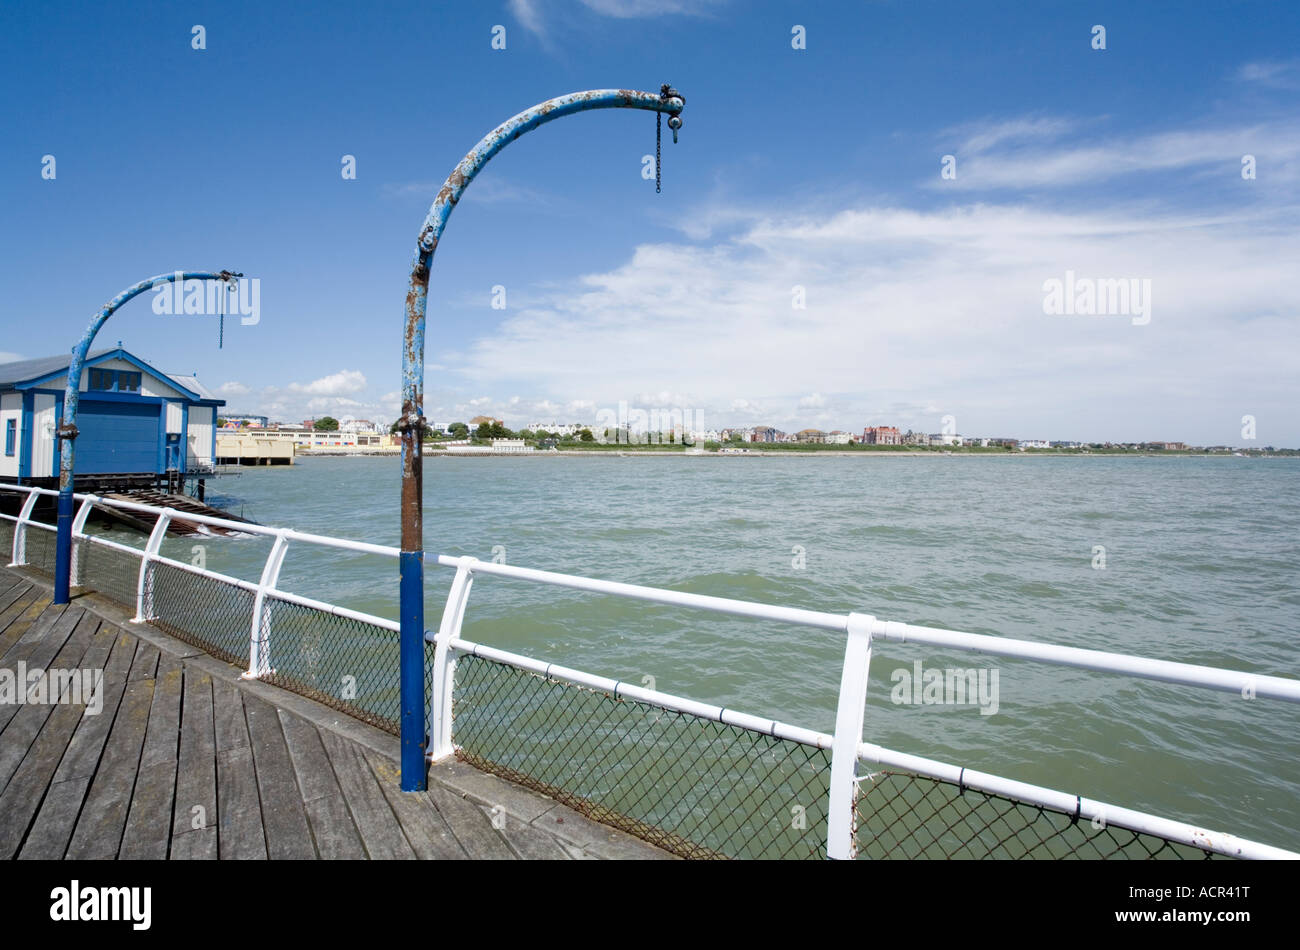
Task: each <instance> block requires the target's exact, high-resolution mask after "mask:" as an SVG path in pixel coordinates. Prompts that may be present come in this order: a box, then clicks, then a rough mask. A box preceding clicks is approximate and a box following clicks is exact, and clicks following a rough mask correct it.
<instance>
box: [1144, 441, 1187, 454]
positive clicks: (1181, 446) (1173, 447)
mask: <svg viewBox="0 0 1300 950" xmlns="http://www.w3.org/2000/svg"><path fill="white" fill-rule="evenodd" d="M1151 448H1153V449H1163V450H1164V451H1166V452H1186V451H1187V443H1186V442H1152V443H1151Z"/></svg>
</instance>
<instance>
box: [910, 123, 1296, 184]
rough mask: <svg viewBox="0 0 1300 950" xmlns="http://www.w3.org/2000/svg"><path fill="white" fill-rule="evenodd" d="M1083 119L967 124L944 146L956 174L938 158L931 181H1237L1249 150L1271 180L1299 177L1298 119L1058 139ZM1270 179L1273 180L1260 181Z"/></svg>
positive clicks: (972, 182)
mask: <svg viewBox="0 0 1300 950" xmlns="http://www.w3.org/2000/svg"><path fill="white" fill-rule="evenodd" d="M1096 121H1097V122H1098V123H1099V122H1100V120H1096ZM1081 124H1082V123H1081V122H1080V120H1074V119H1063V118H1042V117H1038V118H1022V119H1016V120H1010V121H996V122H991V123H989V124H986V125H984V126H978V125H966V126H963V127H961V129H960V130H957V131H959V132H960V133H961V134H964V136H965V138H964V140H962V141H961V142H959V144H958V145H957V146H955V147H947V149H946V150H948V151H951V153H952V154H953V155H955V157H956V160H957V175H956V178H955V179H951V180H944V179H942V178H941V177H940V175H939V164H938V161H937V159H936V162H935V165H934V169H933V174H932V175H931V176H930V177H928V178H927V179H925V184H926V185H927V187H930V188H942V189H951V190H963V191H971V190H981V189H1022V188H1043V187H1061V188H1069V187H1077V186H1080V185H1088V184H1095V183H1097V182H1100V181H1107V180H1110V179H1113V178H1118V177H1120V176H1124V175H1132V174H1138V173H1144V172H1168V173H1173V172H1189V173H1192V172H1198V173H1203V174H1204V173H1211V172H1213V171H1215V170H1216V169H1221V170H1222V171H1223V175H1224V179H1225V180H1226V181H1234V180H1236V179H1238V178H1239V175H1238V172H1239V170H1240V161H1241V157H1242V156H1243V155H1245V154H1251V155H1254V156H1256V158H1257V160H1258V161H1259V162H1260V163H1261V164H1266V165H1268V166H1269V168H1270V178H1271V179H1272V180H1275V181H1276V180H1286V181H1291V180H1294V179H1296V177H1297V176H1298V175H1300V128H1298V127H1297V126H1296V124H1295V123H1294V122H1285V123H1283V122H1263V123H1256V124H1254V125H1240V126H1235V127H1224V128H1202V129H1191V130H1176V131H1151V132H1149V133H1147V134H1144V135H1143V134H1139V135H1132V134H1122V133H1112V134H1110V135H1108V136H1101V135H1099V134H1097V133H1095V132H1090V133H1089V135H1088V137H1087V139H1086V144H1082V145H1080V144H1073V142H1071V143H1069V144H1062V143H1060V142H1058V141H1057V140H1058V139H1060V138H1061V137H1062V136H1064V135H1065V134H1066V133H1067V132H1070V131H1074V130H1077V129H1078V128H1079V126H1080V125H1081ZM1264 180H1268V179H1263V180H1262V181H1261V184H1262V183H1263V181H1264Z"/></svg>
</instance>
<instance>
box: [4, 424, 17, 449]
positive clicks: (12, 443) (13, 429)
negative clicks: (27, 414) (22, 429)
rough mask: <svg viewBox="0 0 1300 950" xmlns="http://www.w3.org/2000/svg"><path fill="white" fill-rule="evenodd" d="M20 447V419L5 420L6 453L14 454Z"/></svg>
mask: <svg viewBox="0 0 1300 950" xmlns="http://www.w3.org/2000/svg"><path fill="white" fill-rule="evenodd" d="M17 449H18V420H17V419H6V420H5V455H13V454H14V453H15V452H16V451H17Z"/></svg>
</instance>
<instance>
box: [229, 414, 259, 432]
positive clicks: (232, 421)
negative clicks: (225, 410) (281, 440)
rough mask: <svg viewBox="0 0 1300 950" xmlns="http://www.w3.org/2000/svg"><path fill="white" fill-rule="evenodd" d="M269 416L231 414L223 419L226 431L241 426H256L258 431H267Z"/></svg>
mask: <svg viewBox="0 0 1300 950" xmlns="http://www.w3.org/2000/svg"><path fill="white" fill-rule="evenodd" d="M268 418H269V417H268V416H232V415H230V414H226V415H223V416H222V417H221V420H222V422H223V423H224V425H223V426H222V428H225V429H237V428H239V427H240V426H255V427H256V428H258V429H265V428H266V426H267V420H268Z"/></svg>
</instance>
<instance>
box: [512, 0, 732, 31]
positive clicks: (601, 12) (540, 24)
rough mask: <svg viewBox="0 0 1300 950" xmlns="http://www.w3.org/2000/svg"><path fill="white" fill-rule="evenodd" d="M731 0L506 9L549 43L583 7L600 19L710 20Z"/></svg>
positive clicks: (552, 3) (622, 0)
mask: <svg viewBox="0 0 1300 950" xmlns="http://www.w3.org/2000/svg"><path fill="white" fill-rule="evenodd" d="M727 2H728V0H509V3H508V4H507V8H508V9H509V10H510V13H511V15H512V16H513V17H514V18H515V19H516V20H517V21H518V22H519V25H520V26H522V27H523V28H524V29H526V30H528V32H530V33H532V34H533V35H534V36H537V37H539V38H541V39H542V40H546V39H547V38H548V37H549V36H550V34H551V32H552V31H553V28H554V26H555V24H556V22H557V21H561V20H564V19H565V18H566V17H571V16H572V14H573V12H574V11H575V9H577V8H582V9H585V10H587V11H588V12H589V13H593V14H596V15H597V16H603V17H609V18H612V19H618V20H639V19H651V18H654V17H666V16H678V17H682V16H689V17H707V16H710V15H712V14H713V13H714V11H716V10H718V9H720V8H721V7H723V6H725V5H726V4H727Z"/></svg>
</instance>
